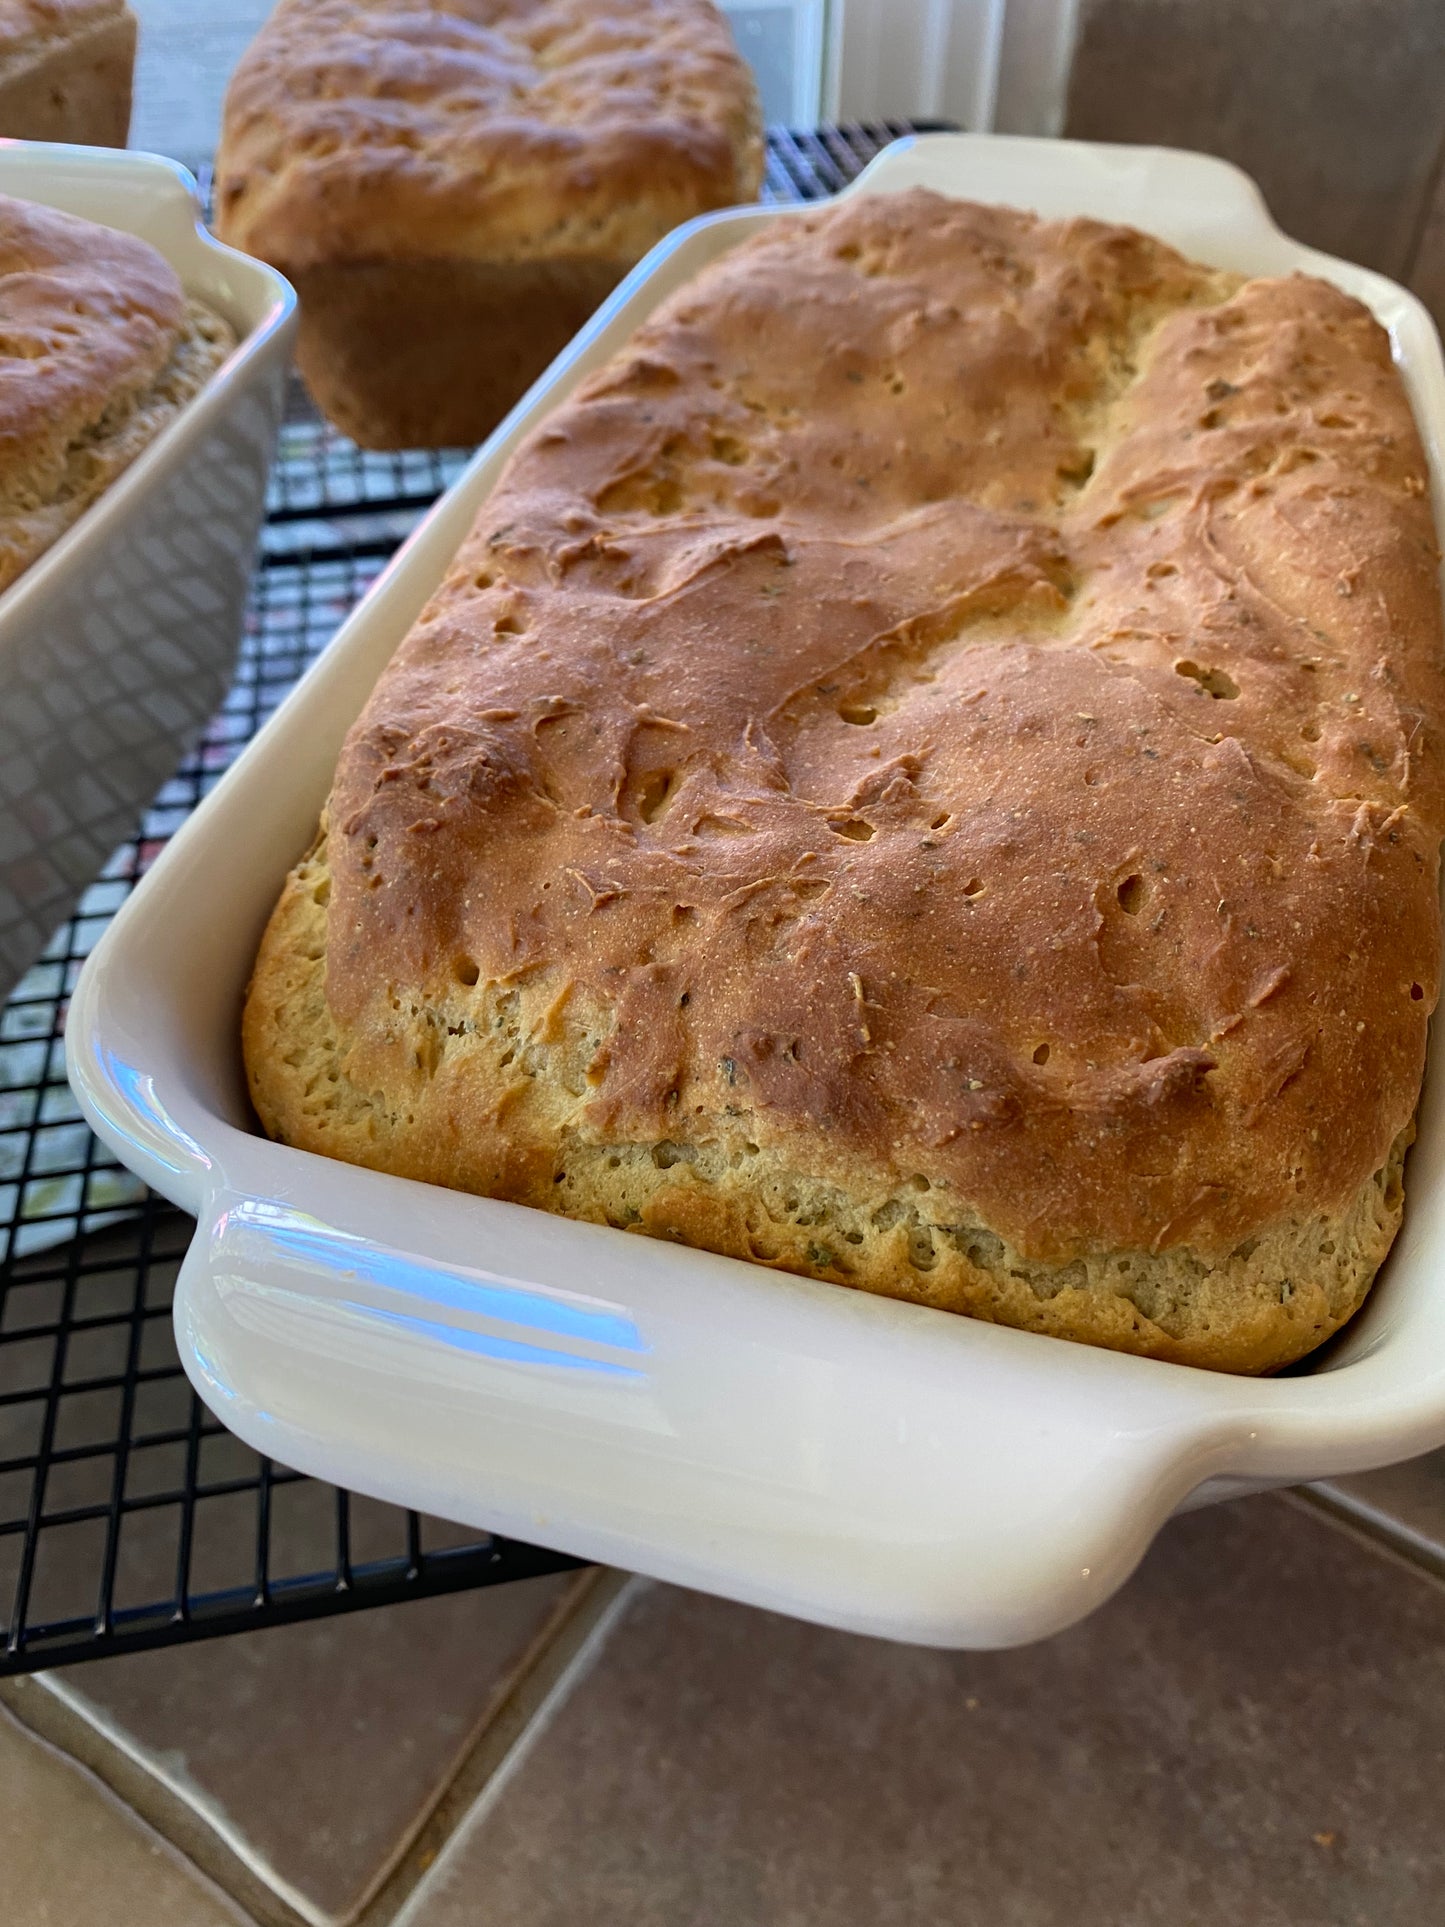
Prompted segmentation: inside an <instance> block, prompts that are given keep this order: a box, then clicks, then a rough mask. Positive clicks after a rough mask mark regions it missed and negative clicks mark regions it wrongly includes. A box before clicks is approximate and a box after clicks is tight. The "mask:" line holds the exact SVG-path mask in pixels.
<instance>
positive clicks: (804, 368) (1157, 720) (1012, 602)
mask: <svg viewBox="0 0 1445 1927" xmlns="http://www.w3.org/2000/svg"><path fill="white" fill-rule="evenodd" d="M1438 566H1439V556H1438V551H1437V547H1436V538H1435V531H1434V527H1433V523H1432V518H1431V512H1430V506H1429V493H1428V482H1427V473H1426V465H1425V460H1424V455H1423V452H1422V449H1421V445H1420V440H1419V436H1418V432H1417V430H1416V427H1415V424H1414V421H1413V419H1412V416H1411V413H1410V408H1409V404H1408V400H1407V398H1406V396H1405V393H1404V389H1403V386H1402V384H1401V382H1400V380H1399V377H1398V375H1397V374H1396V372H1395V369H1394V367H1393V364H1392V360H1391V354H1390V344H1389V341H1388V338H1387V337H1386V335H1385V334H1384V332H1383V331H1382V330H1381V329H1380V328H1379V326H1378V325H1377V323H1376V322H1375V321H1374V320H1373V318H1372V317H1371V316H1370V315H1369V314H1368V312H1367V311H1366V310H1365V309H1364V308H1363V307H1362V306H1360V305H1359V304H1358V303H1357V302H1355V301H1353V300H1352V299H1350V298H1349V297H1347V296H1346V295H1344V294H1342V293H1341V292H1339V291H1338V290H1337V289H1335V288H1333V287H1332V286H1330V285H1328V284H1326V283H1324V282H1321V281H1316V280H1312V279H1308V278H1304V277H1299V276H1295V277H1291V278H1287V279H1280V280H1256V281H1244V280H1241V279H1240V278H1238V277H1234V276H1226V275H1223V274H1220V273H1217V272H1213V271H1211V270H1209V269H1206V268H1202V267H1199V266H1196V265H1194V264H1192V263H1190V262H1187V261H1185V260H1184V259H1182V258H1181V257H1180V256H1179V255H1177V254H1176V253H1174V252H1173V251H1172V250H1170V249H1169V248H1167V247H1166V246H1164V245H1163V244H1162V243H1159V242H1156V241H1153V240H1151V239H1149V238H1148V237H1145V236H1143V235H1140V234H1137V233H1134V232H1132V231H1130V230H1128V229H1124V228H1118V227H1111V226H1106V225H1102V224H1099V223H1096V222H1092V221H1085V220H1077V221H1070V222H1063V223H1045V222H1041V221H1038V220H1036V219H1035V218H1034V217H1032V216H1030V215H1027V214H1022V213H1018V212H1014V211H1012V210H1008V209H1001V208H991V207H979V206H973V205H970V204H967V203H962V202H952V201H946V200H943V199H941V198H939V197H937V196H935V195H932V194H928V193H926V192H923V191H921V190H919V191H913V192H909V193H906V194H901V195H896V196H886V197H885V196H880V197H867V198H857V199H853V200H851V201H846V202H844V203H843V204H841V205H840V206H837V207H836V208H831V209H827V210H819V211H810V212H806V213H799V214H797V215H790V216H788V217H786V218H783V219H780V220H779V221H778V222H776V223H775V224H773V225H772V226H771V227H770V228H769V229H768V230H767V232H766V233H764V234H763V235H762V236H760V237H758V238H757V239H755V240H753V241H751V242H747V243H745V244H743V245H741V246H740V247H738V248H736V249H735V250H733V251H732V252H730V253H729V254H727V255H725V256H724V257H723V258H722V259H721V260H720V261H718V262H717V263H715V264H714V265H713V266H712V267H711V268H710V269H708V270H707V271H706V272H705V273H704V274H702V275H701V276H700V277H699V278H698V279H697V280H696V281H695V282H693V283H692V284H690V285H689V286H687V287H685V288H684V289H682V290H680V291H679V292H678V293H677V294H676V295H675V296H673V297H672V298H671V299H670V300H669V301H667V302H666V303H664V305H663V306H662V307H661V308H660V309H659V310H658V311H657V313H656V314H655V315H654V316H653V317H652V319H651V320H650V321H649V322H648V323H647V324H646V325H645V326H644V327H643V328H642V329H641V330H640V331H639V332H638V334H637V335H636V336H635V337H634V338H633V340H632V341H631V343H630V344H629V345H628V347H627V349H626V350H625V351H624V352H623V353H622V354H621V355H620V356H619V357H618V358H617V359H616V360H615V361H614V362H613V363H612V364H611V365H610V366H609V367H607V368H606V369H604V370H602V371H600V372H599V373H598V374H597V375H595V376H593V377H592V378H591V379H590V380H589V381H588V382H586V383H585V384H584V385H583V386H582V387H581V388H580V389H579V390H578V391H577V392H576V394H575V395H574V396H573V397H572V398H571V399H570V400H569V401H567V402H565V403H563V404H561V405H560V406H559V407H558V408H557V409H556V410H554V411H553V412H552V413H551V414H550V415H549V416H548V417H547V418H546V419H545V421H544V422H543V423H541V424H540V426H539V427H538V429H537V430H536V431H535V432H534V433H533V434H532V436H531V437H530V438H529V439H528V441H527V442H526V443H525V444H524V445H523V446H522V448H521V449H520V450H519V451H518V453H517V455H516V456H515V457H514V459H513V461H512V463H511V465H510V467H509V469H508V471H507V473H506V475H505V476H504V477H503V479H502V481H501V482H500V483H499V485H498V487H497V488H496V490H495V491H494V492H493V494H492V496H491V497H490V499H489V500H488V502H487V503H486V505H485V507H484V508H483V511H482V513H481V515H480V517H479V519H478V522H477V524H476V526H475V528H474V530H473V532H472V534H471V535H470V537H469V538H468V539H467V541H466V542H465V543H464V544H463V546H462V548H461V550H460V552H459V554H458V556H457V558H456V560H455V562H454V564H453V566H452V568H451V569H450V571H449V572H448V575H447V577H446V580H445V581H444V583H443V584H442V586H441V588H440V589H439V590H438V592H437V593H436V595H435V596H434V597H433V599H432V601H431V603H430V604H429V606H428V607H427V609H426V610H425V611H424V612H423V614H422V616H421V618H420V619H419V620H418V622H417V623H416V624H415V625H414V627H413V629H412V631H411V632H410V634H409V635H408V636H407V637H406V638H405V640H404V641H403V643H402V644H401V646H400V648H399V650H398V652H397V654H396V656H395V658H394V659H393V661H392V663H391V665H390V667H389V668H388V670H387V671H386V672H385V673H384V675H383V676H382V678H381V680H380V681H379V682H378V684H377V687H376V689H375V690H374V692H373V694H372V697H371V699H370V701H369V702H368V704H367V706H366V708H365V710H364V711H363V713H362V715H361V716H360V717H359V719H358V721H357V722H356V724H355V725H354V726H353V728H352V730H351V732H350V734H349V736H348V739H347V742H346V745H345V747H344V750H343V752H342V755H341V759H340V762H339V765H338V769H337V773H336V778H335V782H334V785H333V789H332V793H331V797H330V801H329V804H328V806H327V811H326V816H325V820H324V822H323V826H322V831H321V835H320V837H319V839H318V842H317V844H316V847H315V848H314V849H313V850H312V851H311V852H310V853H309V854H308V855H307V857H306V858H305V859H304V860H303V861H302V862H301V864H300V865H299V866H298V867H297V869H296V870H295V871H294V872H293V873H292V875H291V877H290V879H289V880H288V882H287V884H286V886H285V889H284V891H283V893H282V895H281V898H280V901H279V903H278V905H277V907H276V910H275V912H274V914H273V916H272V919H271V922H270V925H269V927H268V930H267V932H266V935H265V938H264V940H263V942H262V945H261V949H260V954H259V956H258V958H257V962H256V967H255V972H254V976H253V980H252V984H251V988H250V992H249V994H248V999H247V1005H246V1012H245V1021H244V1047H245V1054H246V1061H247V1067H248V1072H249V1077H250V1084H251V1090H252V1095H253V1098H254V1101H255V1104H256V1108H257V1111H258V1114H259V1116H260V1118H261V1120H262V1123H263V1124H264V1126H265V1128H266V1129H267V1130H268V1131H269V1132H271V1133H272V1134H273V1135H275V1136H277V1137H279V1138H281V1139H283V1140H284V1141H286V1142H288V1143H290V1144H293V1145H297V1146H300V1147H302V1148H305V1149H309V1150H313V1151H318V1152H321V1153H324V1154H328V1155H331V1156H334V1157H339V1158H344V1159H348V1160H350V1161H352V1162H355V1163H359V1164H363V1165H368V1166H370V1167H372V1168H375V1169H378V1170H385V1171H392V1172H396V1173H399V1174H401V1175H404V1176H409V1177H415V1178H421V1179H426V1180H430V1181H433V1182H437V1183H441V1184H447V1185H453V1186H457V1187H460V1188H463V1189H469V1190H473V1191H477V1192H482V1193H486V1194H489V1195H493V1196H498V1197H504V1198H510V1199H515V1200H517V1201H520V1202H523V1203H526V1204H530V1205H535V1206H538V1207H541V1208H543V1209H550V1210H554V1211H559V1212H564V1213H567V1214H569V1215H573V1216H577V1217H582V1218H587V1219H592V1220H596V1221H600V1222H606V1223H610V1224H614V1225H617V1226H622V1227H627V1228H632V1229H636V1230H638V1231H642V1232H647V1233H651V1234H653V1235H657V1236H662V1237H670V1238H675V1239H678V1240H680V1241H683V1242H686V1243H690V1244H694V1245H698V1246H702V1247H706V1248H709V1249H713V1250H717V1251H722V1252H725V1253H728V1254H731V1255H735V1256H738V1257H741V1258H750V1259H752V1260H754V1261H755V1262H758V1263H761V1264H764V1265H771V1266H776V1267H779V1268H782V1269H787V1270H792V1271H797V1272H802V1273H805V1274H808V1275H812V1276H815V1277H819V1278H825V1279H830V1280H833V1281H835V1282H837V1283H839V1284H844V1285H851V1286H854V1287H857V1288H861V1289H865V1290H871V1291H877V1292H883V1293H887V1294H890V1295H893V1296H898V1297H902V1298H907V1299H912V1300H914V1301H917V1302H919V1303H921V1304H926V1305H932V1306H936V1307H941V1308H944V1309H948V1310H952V1311H958V1312H965V1313H968V1314H971V1315H973V1316H976V1317H981V1318H986V1319H993V1320H997V1321H1000V1322H1004V1323H1007V1324H1010V1325H1014V1326H1019V1327H1023V1328H1026V1329H1031V1330H1035V1331H1039V1332H1047V1333H1052V1334H1054V1335H1057V1336H1062V1337H1067V1338H1073V1339H1078V1340H1083V1341H1085V1342H1089V1343H1094V1344H1100V1345H1107V1346H1112V1347H1115V1348H1118V1349H1123V1350H1127V1351H1133V1352H1137V1353H1142V1354H1146V1355H1149V1356H1153V1357H1157V1358H1161V1359H1170V1360H1175V1361H1178V1362H1182V1363H1187V1364H1194V1365H1202V1366H1207V1367H1212V1368H1216V1369H1222V1370H1233V1371H1255V1372H1257V1371H1266V1370H1271V1369H1275V1368H1278V1367H1279V1366H1281V1365H1284V1364H1287V1363H1289V1362H1290V1361H1292V1360H1294V1359H1296V1358H1298V1357H1300V1356H1302V1355H1303V1354H1304V1353H1306V1352H1308V1351H1309V1350H1310V1349H1312V1348H1313V1347H1314V1346H1316V1345H1318V1344H1319V1343H1320V1342H1321V1341H1322V1340H1323V1339H1324V1338H1326V1337H1328V1336H1329V1335H1330V1333H1332V1332H1333V1331H1335V1330H1337V1329H1338V1328H1339V1326H1340V1325H1341V1324H1343V1323H1344V1322H1345V1320H1346V1319H1347V1318H1348V1317H1349V1316H1350V1315H1351V1314H1352V1313H1353V1312H1354V1310H1355V1309H1356V1308H1357V1307H1358V1305H1359V1304H1360V1303H1361V1301H1362V1300H1363V1298H1364V1296H1365V1294H1366V1292H1367V1291H1368V1289H1369V1286H1370V1283H1371V1281H1372V1279H1373V1278H1374V1275H1375V1273H1376V1271H1377V1269H1378V1267H1379V1265H1380V1263H1381V1261H1382V1260H1383V1258H1384V1256H1385V1254H1386V1253H1387V1251H1388V1249H1389V1246H1390V1243H1391V1241H1392V1239H1393V1237H1394V1234H1395V1231H1396V1228H1397V1226H1398V1223H1399V1220H1400V1214H1401V1209H1402V1163H1403V1158H1404V1154H1405V1150H1406V1147H1407V1146H1408V1143H1409V1142H1410V1138H1411V1135H1412V1132H1413V1117H1414V1111H1415V1106H1416V1102H1417V1099H1418V1094H1419V1087H1420V1080H1421V1076H1422V1072H1423V1064H1424V1051H1425V1040H1426V1030H1427V1024H1428V1019H1429V1016H1430V1013H1431V1011H1432V1010H1433V1008H1434V1005H1435V1001H1436V995H1437V988H1438V975H1439V943H1440V916H1439V903H1438V858H1439V845H1440V837H1441V830H1442V793H1441V760H1440V742H1439V731H1440V725H1441V718H1442V714H1445V682H1442V677H1445V662H1442V656H1445V650H1442V635H1441V611H1440V597H1439V581H1438Z"/></svg>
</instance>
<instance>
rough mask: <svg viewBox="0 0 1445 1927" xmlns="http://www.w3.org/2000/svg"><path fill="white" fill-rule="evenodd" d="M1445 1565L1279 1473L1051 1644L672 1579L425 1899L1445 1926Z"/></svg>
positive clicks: (1191, 1525) (610, 1915) (455, 1926)
mask: <svg viewBox="0 0 1445 1927" xmlns="http://www.w3.org/2000/svg"><path fill="white" fill-rule="evenodd" d="M1442 1766H1445V1594H1442V1592H1441V1590H1440V1589H1439V1588H1438V1587H1437V1586H1436V1585H1435V1584H1434V1583H1433V1582H1432V1581H1430V1580H1427V1579H1423V1578H1415V1577H1413V1576H1409V1575H1404V1574H1401V1573H1398V1572H1396V1571H1395V1570H1393V1569H1392V1568H1391V1567H1389V1566H1388V1565H1387V1564H1385V1562H1384V1561H1382V1560H1377V1559H1374V1558H1372V1556H1371V1555H1369V1554H1367V1553H1362V1552H1361V1551H1359V1550H1358V1549H1357V1548H1356V1547H1355V1546H1354V1545H1353V1544H1351V1543H1350V1541H1349V1540H1348V1539H1346V1538H1345V1537H1344V1536H1343V1535H1341V1534H1339V1533H1338V1532H1337V1531H1335V1529H1334V1528H1332V1527H1331V1526H1330V1525H1329V1524H1328V1523H1326V1522H1324V1521H1322V1520H1319V1519H1316V1518H1314V1517H1311V1516H1309V1515H1308V1514H1307V1513H1305V1512H1304V1511H1302V1510H1299V1509H1297V1508H1294V1507H1291V1506H1290V1505H1289V1504H1288V1503H1287V1502H1285V1501H1283V1500H1280V1499H1274V1498H1267V1499H1255V1500H1250V1501H1247V1502H1244V1503H1241V1504H1237V1505H1234V1506H1230V1507H1224V1508H1220V1509H1218V1510H1215V1511H1211V1512H1205V1513H1199V1514H1195V1515H1192V1516H1191V1517H1188V1518H1186V1519H1182V1520H1179V1521H1176V1522H1175V1524H1174V1525H1172V1526H1171V1527H1170V1528H1169V1529H1168V1531H1167V1532H1166V1533H1165V1534H1164V1536H1163V1538H1162V1539H1161V1540H1160V1542H1159V1543H1158V1545H1157V1546H1156V1548H1155V1550H1154V1551H1153V1552H1152V1553H1151V1554H1150V1556H1149V1558H1148V1560H1147V1561H1146V1563H1145V1566H1144V1568H1143V1570H1142V1571H1141V1572H1140V1573H1139V1575H1138V1576H1137V1577H1136V1578H1135V1580H1134V1581H1133V1582H1132V1584H1131V1585H1129V1586H1128V1587H1127V1588H1126V1589H1125V1591H1124V1592H1123V1594H1122V1595H1121V1596H1120V1597H1118V1598H1117V1599H1115V1600H1114V1601H1113V1602H1111V1603H1110V1604H1109V1605H1107V1606H1106V1607H1104V1609H1103V1610H1102V1611H1101V1612H1099V1613H1098V1614H1097V1615H1096V1616H1095V1617H1094V1618H1093V1619H1092V1620H1091V1621H1089V1622H1088V1623H1087V1624H1085V1625H1084V1626H1081V1627H1078V1628H1076V1629H1075V1630H1074V1631H1072V1632H1069V1633H1065V1634H1063V1635H1061V1636H1060V1637H1058V1638H1056V1639H1053V1640H1050V1641H1048V1642H1047V1643H1046V1644H1044V1645H1041V1646H1038V1647H1034V1648H1032V1649H1029V1650H1026V1651H1022V1652H1016V1653H1002V1654H943V1653H933V1652H925V1651H919V1650H915V1649H909V1648H903V1647H896V1646H888V1645H884V1644H880V1643H876V1642H871V1641H867V1640H862V1639H856V1638H849V1637H845V1636H843V1635H841V1634H836V1633H824V1632H818V1631H816V1630H813V1629H811V1628H808V1627H804V1626H799V1625H797V1624H795V1623H793V1622H791V1621H788V1620H783V1619H778V1618H774V1617H771V1616H770V1615H767V1614H763V1613H758V1612H751V1611H747V1610H744V1609H743V1608H740V1607H734V1606H727V1605H722V1604H719V1603H718V1602H716V1601H712V1600H708V1599H704V1598H701V1597H699V1596H695V1595H690V1594H686V1593H680V1592H676V1591H673V1590H670V1589H667V1588H654V1589H650V1590H648V1591H645V1592H643V1593H641V1595H640V1596H639V1597H638V1598H637V1600H636V1603H635V1604H634V1605H633V1607H632V1609H631V1611H630V1612H629V1614H628V1615H627V1617H626V1619H625V1621H624V1622H623V1624H622V1625H621V1627H620V1628H619V1629H618V1631H617V1632H616V1633H615V1634H614V1635H613V1638H612V1640H611V1642H610V1644H609V1645H608V1647H607V1649H606V1651H605V1653H604V1654H603V1656H602V1658H601V1659H600V1661H599V1662H598V1664H597V1665H596V1667H595V1668H594V1670H593V1671H592V1673H591V1674H590V1676H589V1677H588V1678H587V1679H586V1681H585V1682H584V1683H583V1684H582V1685H580V1686H579V1687H578V1688H577V1689H576V1691H575V1692H574V1693H573V1694H572V1696H571V1697H570V1699H569V1700H568V1701H567V1703H566V1704H565V1706H564V1707H563V1708H562V1710H561V1711H560V1713H559V1714H558V1716H557V1717H556V1719H555V1720H554V1721H553V1723H552V1724H551V1726H550V1728H549V1729H548V1730H547V1731H546V1732H545V1733H544V1734H543V1735H542V1737H541V1738H540V1739H539V1740H538V1741H537V1743H536V1744H535V1745H534V1746H533V1747H532V1749H531V1751H530V1752H529V1753H528V1755H527V1756H526V1758H525V1759H524V1760H523V1761H522V1763H521V1765H520V1766H519V1768H518V1769H517V1771H516V1772H515V1773H514V1774H513V1775H512V1777H511V1778H510V1780H509V1781H508V1783H507V1784H506V1785H505V1787H504V1788H503V1789H502V1791H501V1793H500V1796H499V1797H498V1798H496V1799H495V1801H494V1802H493V1803H492V1804H491V1805H490V1806H489V1807H488V1808H487V1809H485V1810H484V1811H483V1812H482V1813H481V1814H480V1815H479V1817H478V1818H477V1819H476V1820H474V1821H473V1823H472V1824H471V1825H470V1827H468V1828H467V1829H466V1830H465V1831H464V1832H463V1833H462V1835H461V1836H460V1837H459V1839H458V1840H457V1841H456V1843H455V1844H454V1846H453V1847H452V1849H451V1850H450V1851H449V1852H448V1854H447V1855H446V1856H445V1858H444V1859H443V1861H442V1862H441V1863H440V1864H439V1866H438V1867H437V1869H436V1872H435V1873H434V1875H433V1876H432V1878H431V1880H430V1882H429V1883H428V1884H427V1886H425V1887H424V1888H423V1889H422V1890H420V1892H419V1893H418V1895H417V1896H416V1898H415V1900H414V1901H413V1903H412V1906H411V1908H410V1910H409V1911H408V1912H407V1913H406V1914H405V1915H404V1916H403V1919H404V1922H405V1927H476V1923H480V1922H483V1921H484V1922H486V1923H487V1927H523V1923H525V1927H742V1924H743V1923H770V1924H771V1923H784V1922H786V1923H787V1927H932V1924H933V1923H936V1922H948V1923H950V1924H953V1927H972V1924H973V1923H977V1924H978V1927H1176V1923H1189V1927H1216V1923H1217V1927H1241V1923H1248V1927H1306V1923H1311V1924H1312V1923H1316V1922H1320V1923H1323V1922H1332V1923H1333V1922H1339V1923H1345V1922H1351V1923H1355V1922H1358V1923H1364V1924H1367V1927H1424V1924H1425V1923H1427V1922H1431V1921H1438V1920H1439V1919H1441V1918H1442V1917H1445V1833H1442V1830H1441V1827H1440V1796H1441V1792H1442V1787H1445V1779H1442Z"/></svg>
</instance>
